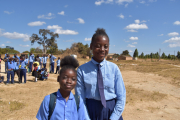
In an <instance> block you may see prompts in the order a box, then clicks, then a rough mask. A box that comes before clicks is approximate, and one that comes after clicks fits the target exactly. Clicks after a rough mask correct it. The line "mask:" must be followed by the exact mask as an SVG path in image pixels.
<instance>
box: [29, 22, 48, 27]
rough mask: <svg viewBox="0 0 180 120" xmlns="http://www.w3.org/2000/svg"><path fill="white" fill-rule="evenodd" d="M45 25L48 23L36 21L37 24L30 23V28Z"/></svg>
mask: <svg viewBox="0 0 180 120" xmlns="http://www.w3.org/2000/svg"><path fill="white" fill-rule="evenodd" d="M43 24H46V22H41V21H35V22H30V23H28V25H29V26H41V25H43Z"/></svg>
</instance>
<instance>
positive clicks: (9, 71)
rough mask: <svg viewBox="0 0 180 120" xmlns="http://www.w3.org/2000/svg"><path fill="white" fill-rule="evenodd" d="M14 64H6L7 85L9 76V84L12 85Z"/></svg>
mask: <svg viewBox="0 0 180 120" xmlns="http://www.w3.org/2000/svg"><path fill="white" fill-rule="evenodd" d="M14 67H15V66H14V63H13V61H11V62H8V63H7V69H8V70H7V83H9V79H10V75H11V83H14Z"/></svg>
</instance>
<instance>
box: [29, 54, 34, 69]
mask: <svg viewBox="0 0 180 120" xmlns="http://www.w3.org/2000/svg"><path fill="white" fill-rule="evenodd" d="M33 62H34V54H32V55H30V56H29V72H32V65H33Z"/></svg>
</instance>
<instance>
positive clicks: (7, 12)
mask: <svg viewBox="0 0 180 120" xmlns="http://www.w3.org/2000/svg"><path fill="white" fill-rule="evenodd" d="M4 13H6V14H11V13H13V12H9V11H4Z"/></svg>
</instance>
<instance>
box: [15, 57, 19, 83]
mask: <svg viewBox="0 0 180 120" xmlns="http://www.w3.org/2000/svg"><path fill="white" fill-rule="evenodd" d="M19 65H20V61H19V59H18V58H14V77H15V74H17V76H18V82H19V83H20V69H19Z"/></svg>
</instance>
